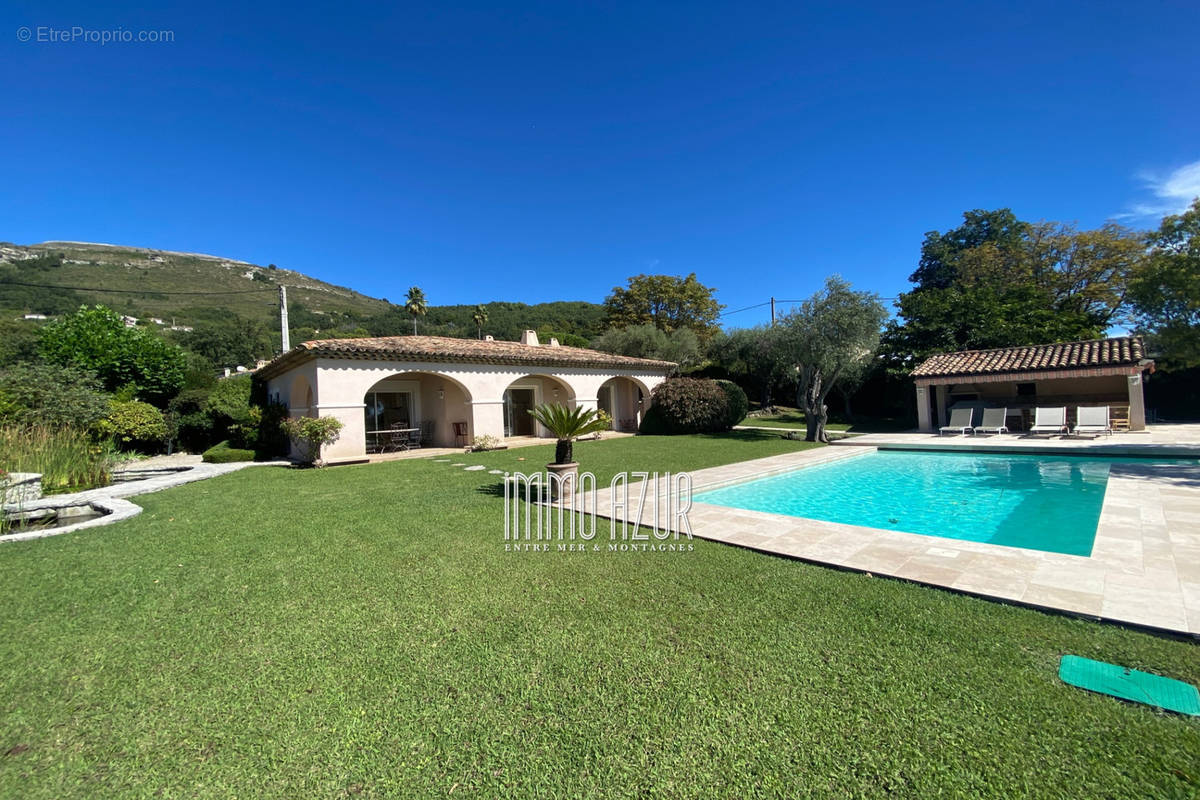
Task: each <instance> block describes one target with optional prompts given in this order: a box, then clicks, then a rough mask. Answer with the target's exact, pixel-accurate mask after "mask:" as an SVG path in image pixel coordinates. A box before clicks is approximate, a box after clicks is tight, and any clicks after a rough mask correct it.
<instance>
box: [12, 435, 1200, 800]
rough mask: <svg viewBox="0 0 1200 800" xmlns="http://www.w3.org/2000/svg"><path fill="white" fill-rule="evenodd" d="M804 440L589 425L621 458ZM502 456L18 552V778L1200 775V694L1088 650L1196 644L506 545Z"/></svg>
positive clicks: (332, 473) (134, 791) (385, 780)
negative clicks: (1060, 670) (1165, 687)
mask: <svg viewBox="0 0 1200 800" xmlns="http://www.w3.org/2000/svg"><path fill="white" fill-rule="evenodd" d="M802 446H804V445H803V443H800V442H792V441H786V440H783V439H780V438H779V437H777V436H773V435H771V434H764V435H762V436H758V435H755V434H752V433H746V434H733V435H725V436H715V437H688V438H651V437H639V438H628V439H618V440H612V441H606V442H585V443H582V444H579V445H577V446H576V454H577V456H578V458H579V459H580V460H581V461H582V462H583V465H584V468H586V469H592V470H594V471H596V472H597V473H599V474H601V476H602V477H604V476H608V475H611V474H612V473H613V472H614V471H616V470H620V469H630V470H633V469H649V470H655V469H657V470H668V469H670V470H680V469H684V468H700V467H704V466H711V465H715V464H720V463H724V462H729V461H735V460H741V459H745V458H751V457H757V456H764V455H768V454H773V453H779V452H784V451H788V450H793V449H796V448H798V447H802ZM551 451H552V448H550V447H538V448H524V449H517V450H510V451H501V452H494V453H489V454H484V455H478V456H470V457H466V458H463V459H461V460H463V461H467V462H468V463H480V464H486V465H488V466H489V467H498V468H503V469H518V468H521V467H526V468H529V467H536V466H538V465H540V464H542V463H544V461H545V460H546V459H548V458H549V457H550V454H551ZM519 459H525V460H524V461H521V460H519ZM497 479H498V476H493V475H488V474H487V473H486V472H464V471H463V470H461V469H455V468H452V467H450V465H449V464H435V463H432V462H430V461H427V460H420V461H401V462H393V463H389V464H382V465H374V466H355V467H341V468H331V469H327V470H308V471H299V470H287V469H280V468H271V467H256V468H252V469H249V470H246V471H243V472H239V473H234V474H232V475H228V476H225V477H221V478H217V479H213V480H209V481H204V482H200V483H195V484H190V485H187V486H183V487H180V488H177V489H174V490H170V491H166V492H162V493H159V494H153V495H146V496H144V497H141V498H138V499H137V502H139V503H141V504H143V505H144V506H145V509H146V511H145V513H143V514H142V515H141V516H139V517H137V518H135V519H133V520H130V521H128V522H125V523H121V524H118V525H115V526H112V527H109V528H105V529H101V530H98V531H93V532H90V533H80V534H74V535H72V534H67V535H64V536H60V537H56V538H51V539H45V540H42V541H34V542H26V543H15V544H7V545H4V546H3V547H0V559H3V570H2V572H0V589H2V591H3V596H4V597H5V599H6V603H7V605H6V608H5V611H4V615H3V624H2V626H0V797H6V798H8V797H12V798H22V799H26V798H64V797H78V798H99V797H105V798H108V797H163V798H178V797H220V798H225V797H234V796H236V797H243V798H250V797H278V798H322V797H329V798H339V797H406V796H412V797H419V796H447V795H450V796H454V797H459V796H474V797H496V796H501V797H514V798H517V797H519V798H524V797H567V796H570V797H578V796H588V797H603V796H622V797H629V796H640V797H705V798H708V797H730V798H744V797H752V796H779V797H794V796H799V795H806V794H815V795H825V796H831V797H847V796H872V797H875V796H880V795H885V794H892V795H898V796H906V797H931V796H935V795H937V796H955V797H962V796H1000V797H1014V796H1022V795H1032V796H1038V797H1089V796H1090V797H1117V796H1124V797H1181V798H1182V797H1194V796H1196V794H1197V792H1200V722H1198V721H1197V720H1194V719H1186V718H1180V717H1176V716H1171V715H1167V714H1163V713H1158V712H1155V711H1153V710H1151V709H1148V708H1145V707H1141V706H1135V705H1129V704H1125V703H1121V702H1119V701H1116V700H1113V699H1109V698H1105V697H1100V696H1094V695H1090V694H1087V693H1084V692H1081V691H1079V690H1076V689H1072V688H1069V687H1066V686H1064V685H1062V684H1060V683H1059V681H1058V679H1057V677H1056V672H1057V664H1058V658H1059V656H1060V655H1061V654H1063V653H1078V654H1081V655H1084V656H1088V657H1091V658H1098V659H1103V660H1109V661H1114V662H1117V663H1121V664H1126V665H1128V666H1131V667H1136V668H1139V669H1145V670H1149V671H1153V672H1159V673H1164V674H1167V675H1171V676H1173V677H1177V678H1182V679H1185V680H1189V681H1192V682H1197V681H1200V648H1198V647H1197V645H1196V644H1195V643H1194V642H1185V641H1175V640H1169V639H1166V638H1160V637H1156V636H1151V635H1147V634H1143V633H1135V632H1132V631H1129V630H1125V629H1122V628H1119V627H1115V626H1105V625H1100V624H1097V623H1093V622H1087V621H1083V620H1076V619H1070V618H1066V617H1059V616H1052V615H1047V614H1042V613H1039V612H1036V611H1032V610H1027V609H1020V608H1014V607H1008V606H1004V605H1001V604H998V603H991V602H987V601H984V600H978V599H973V598H970V597H964V596H959V595H955V594H952V593H949V592H943V591H938V590H934V589H929V588H924V587H920V586H916V585H911V584H906V583H903V582H900V581H893V580H887V579H881V578H873V577H869V576H866V575H860V574H855V573H850V572H842V571H838V570H833V569H826V568H822V567H818V566H812V565H807V564H803V563H800V562H795V561H788V560H785V559H781V558H774V557H770V556H765V555H760V554H756V553H753V552H750V551H746V550H741V549H737V548H734V547H728V546H723V545H717V544H710V543H706V542H697V543H696V548H695V551H694V552H691V553H675V554H667V553H639V554H629V553H624V554H622V553H613V554H608V553H601V554H595V553H586V554H559V553H542V554H527V553H521V554H511V553H510V554H506V553H504V552H503V542H502V534H501V501H500V500H499V499H498V498H497V496H496V492H495V487H496V484H497Z"/></svg>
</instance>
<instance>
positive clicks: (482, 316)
mask: <svg viewBox="0 0 1200 800" xmlns="http://www.w3.org/2000/svg"><path fill="white" fill-rule="evenodd" d="M471 321H472V322H474V323H475V328H476V330H477V331H478V332H479V338H480V339H482V338H483V326H484V325H486V324H487V321H488V312H487V309H486V308H484V307H483V306H482V305H478V306H475V310H474V311H473V312H471Z"/></svg>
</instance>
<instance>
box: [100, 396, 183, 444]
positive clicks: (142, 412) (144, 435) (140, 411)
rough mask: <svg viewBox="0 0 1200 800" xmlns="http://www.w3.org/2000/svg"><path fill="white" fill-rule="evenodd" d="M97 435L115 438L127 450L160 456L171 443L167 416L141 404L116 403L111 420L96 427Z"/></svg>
mask: <svg viewBox="0 0 1200 800" xmlns="http://www.w3.org/2000/svg"><path fill="white" fill-rule="evenodd" d="M96 431H97V433H99V434H100V435H101V436H105V437H109V438H111V439H112V440H113V441H114V442H115V443H116V445H117V447H119V448H121V449H123V450H127V449H132V450H137V451H139V452H143V453H151V452H158V451H159V450H161V449H162V446H163V444H164V443H165V442H166V441H167V421H166V419H165V418H164V417H163V413H162V412H161V411H159V410H158V409H157V408H155V407H154V406H152V405H150V404H149V403H142V402H139V401H137V400H126V401H120V400H113V401H112V403H110V404H109V412H108V416H107V417H105V418H104V419H102V420H100V422H98V423H96Z"/></svg>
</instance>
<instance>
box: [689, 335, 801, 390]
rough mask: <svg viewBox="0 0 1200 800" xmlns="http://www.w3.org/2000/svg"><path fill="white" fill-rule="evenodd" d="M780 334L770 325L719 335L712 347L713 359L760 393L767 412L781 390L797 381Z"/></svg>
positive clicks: (710, 353) (710, 346)
mask: <svg viewBox="0 0 1200 800" xmlns="http://www.w3.org/2000/svg"><path fill="white" fill-rule="evenodd" d="M780 331H781V329H780V328H779V327H777V326H769V325H760V326H758V327H754V328H738V329H737V330H734V331H730V332H729V333H728V334H726V333H718V334H717V336H716V337H714V339H713V341H712V342H711V343H710V344H709V350H708V352H709V358H710V359H711V360H713V361H714V362H716V363H717V364H720V365H721V366H722V367H724V368H725V370H726V371H727V372H728V373H729V374H730V375H732V376H734V377H736V378H739V379H741V380H742V381H743V382H744V383H745V384H746V385H747V386H750V387H751V388H753V389H756V390H757V393H758V399H759V403H760V405H761V406H762V407H763V408H766V407H768V406H770V405H772V403H773V393H774V391H775V388H776V387H777V386H779V385H780V384H783V383H785V382H790V381H791V380H792V379H794V372H791V371H790V367H791V365H790V364H788V363H787V359H786V358H784V357H783V350H782V348H781V347H780V346H779V341H778V340H779V336H780Z"/></svg>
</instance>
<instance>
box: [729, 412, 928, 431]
mask: <svg viewBox="0 0 1200 800" xmlns="http://www.w3.org/2000/svg"><path fill="white" fill-rule="evenodd" d="M776 408H777V409H778V412H779V413H777V414H766V415H763V416H757V417H746V418H745V419H744V420H742V421H741V423H740V424H741V425H750V426H754V427H758V428H784V429H786V430H804V429H805V428H807V427H808V423H807V422H805V420H804V412H803V411H801V410H800V409H798V408H786V407H784V406H776ZM825 427H826V428H828V429H829V430H831V431H844V432H846V433H898V432H902V431H907V430H912V428H913V426H912V423H911V422H908V421H906V420H901V419H892V418H888V417H874V418H863V419H861V420H859V421H857V422H853V423H849V422H830V423H829V424H828V425H826V426H825Z"/></svg>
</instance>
